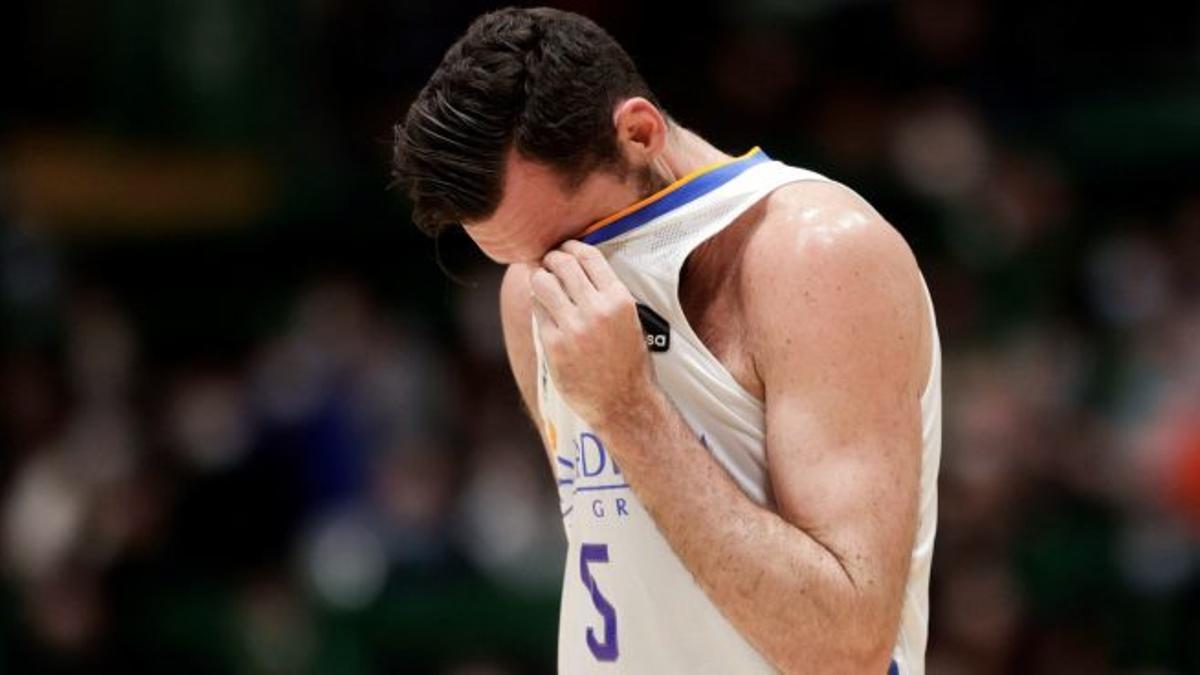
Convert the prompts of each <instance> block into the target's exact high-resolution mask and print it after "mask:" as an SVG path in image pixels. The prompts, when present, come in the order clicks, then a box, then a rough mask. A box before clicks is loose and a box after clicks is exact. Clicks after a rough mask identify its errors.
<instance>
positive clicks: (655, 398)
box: [595, 388, 891, 672]
mask: <svg viewBox="0 0 1200 675" xmlns="http://www.w3.org/2000/svg"><path fill="white" fill-rule="evenodd" d="M635 396H636V400H630V401H629V402H628V404H627V405H624V406H621V410H622V414H621V415H619V416H614V418H613V419H611V420H606V421H603V422H601V423H600V424H599V425H598V426H597V427H596V429H595V430H596V432H597V433H598V434H599V435H600V437H601V438H603V439H604V441H605V444H606V446H608V447H609V449H610V450H611V452H612V453H613V455H614V456H615V458H616V459H617V462H618V463H619V464H620V466H621V470H622V473H624V474H625V476H626V477H627V479H628V481H629V483H630V485H631V486H632V488H633V490H634V492H635V493H636V494H637V496H638V498H639V499H640V500H641V502H642V504H643V506H644V507H645V509H646V510H647V512H649V513H650V515H651V517H652V518H653V519H654V521H655V523H656V524H657V525H658V528H659V530H660V531H661V532H662V533H663V535H664V536H665V537H666V539H667V541H668V543H669V544H670V546H671V548H672V550H673V551H674V552H675V554H676V555H677V556H679V558H680V559H681V560H682V561H683V563H684V565H685V566H686V567H687V568H688V569H689V570H690V571H691V572H692V574H693V575H694V576H695V578H696V579H697V581H698V582H699V584H700V586H701V587H702V588H703V589H704V590H705V592H706V593H707V594H708V596H709V598H710V599H712V601H713V602H714V603H715V604H716V605H717V606H718V607H719V608H720V609H721V611H722V613H723V614H724V615H725V616H726V617H727V618H728V619H729V621H730V622H731V623H732V624H733V625H734V626H735V627H736V628H737V629H738V630H739V632H741V633H742V635H743V636H745V637H746V639H747V640H748V641H749V642H750V643H751V644H753V645H754V646H755V647H756V648H757V649H758V650H759V651H760V652H761V653H762V654H763V655H764V656H765V657H767V658H768V659H769V660H771V661H772V662H773V663H774V664H775V665H776V666H777V667H779V668H780V669H781V670H784V671H785V672H797V671H807V670H811V669H812V668H813V667H815V666H816V665H817V664H819V665H820V669H821V671H822V672H861V671H863V670H864V669H865V670H870V669H872V668H873V667H874V669H875V670H877V671H878V672H883V671H884V669H885V668H886V659H887V652H888V651H890V648H891V645H890V644H886V641H885V640H881V637H882V633H883V632H884V631H886V629H884V630H882V631H881V629H880V628H881V626H885V625H886V624H887V623H888V622H886V621H882V622H881V621H879V620H878V617H877V616H876V615H877V614H878V613H877V612H875V611H874V610H873V607H872V605H871V602H870V595H869V593H864V592H862V591H861V590H860V589H859V588H857V587H856V582H855V579H854V577H853V576H852V575H851V573H850V572H849V571H848V569H847V568H846V566H845V565H844V564H843V561H842V560H841V559H840V558H839V557H838V555H837V554H836V553H835V552H834V551H832V550H831V549H829V548H827V547H826V546H825V545H824V544H822V543H821V542H820V541H819V540H818V539H816V538H815V537H814V536H812V535H811V534H810V533H808V532H805V531H804V530H802V529H800V528H798V527H796V526H795V525H793V524H791V523H789V522H787V521H785V520H784V519H783V518H781V517H780V516H779V515H778V514H775V513H773V512H771V511H769V510H767V509H765V508H762V507H760V506H758V505H757V504H755V503H754V502H753V501H751V500H750V499H749V497H747V496H746V495H745V494H744V493H743V492H742V491H741V489H740V488H739V487H738V486H737V485H736V484H735V483H734V482H733V480H732V479H731V478H730V476H729V475H728V474H727V473H726V472H725V470H724V469H723V468H722V467H721V466H720V465H719V464H718V463H717V461H716V460H715V459H713V457H712V456H711V455H710V454H709V452H708V451H707V450H706V449H705V448H704V447H703V445H702V444H701V443H700V441H699V439H698V438H697V437H696V435H695V433H694V432H693V431H692V430H691V429H690V428H689V427H688V425H687V423H686V422H685V421H684V419H683V418H682V417H681V416H680V414H679V412H678V411H677V410H676V409H675V408H674V406H673V405H672V404H671V403H670V401H669V400H668V399H667V398H666V396H665V395H664V394H663V393H662V392H661V391H660V390H658V389H657V388H653V390H652V391H650V392H642V393H639V394H636V395H635ZM698 487H701V488H702V489H697V488H698ZM888 639H889V640H890V638H888ZM879 659H883V664H882V665H877V661H878V660H879Z"/></svg>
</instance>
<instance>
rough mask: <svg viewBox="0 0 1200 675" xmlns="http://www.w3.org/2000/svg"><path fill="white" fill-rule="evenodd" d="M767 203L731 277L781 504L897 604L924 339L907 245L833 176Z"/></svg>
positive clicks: (883, 607)
mask: <svg viewBox="0 0 1200 675" xmlns="http://www.w3.org/2000/svg"><path fill="white" fill-rule="evenodd" d="M802 185H805V187H804V188H803V189H797V190H794V191H791V192H790V194H787V195H784V196H781V198H780V199H779V200H778V201H776V198H775V197H774V196H773V197H772V200H773V203H772V204H771V205H769V208H768V215H767V218H766V220H765V221H764V223H763V224H762V226H761V227H760V228H759V231H758V232H756V233H755V236H754V238H753V240H752V241H751V243H750V245H749V247H748V249H747V252H746V255H747V258H746V260H747V265H746V266H745V269H744V271H743V275H744V276H743V278H742V281H743V283H744V284H745V286H744V287H745V288H751V289H754V290H753V293H749V294H746V296H747V297H746V311H747V316H748V326H749V327H750V333H751V334H750V341H751V350H752V353H753V356H754V359H755V365H756V368H757V370H758V373H759V376H760V377H761V378H762V381H763V384H764V387H765V392H766V394H765V396H766V436H767V440H766V446H767V457H768V465H769V467H770V475H771V481H772V488H773V490H774V494H775V498H776V502H777V504H778V507H779V512H780V515H781V516H782V517H783V518H784V519H785V520H787V521H788V522H790V523H792V524H793V525H795V526H796V527H798V528H800V529H802V530H804V531H805V532H806V533H808V534H809V535H810V536H812V537H813V539H815V540H816V541H818V542H819V543H820V544H821V545H822V546H824V547H825V548H826V549H828V550H829V551H830V552H831V553H832V554H833V555H834V556H835V557H836V558H837V559H838V561H839V562H840V563H841V565H842V567H843V569H845V571H846V574H847V576H848V577H849V578H850V580H851V582H852V583H853V584H854V587H855V588H856V589H857V591H858V593H859V596H860V597H861V598H863V599H865V600H867V601H868V602H866V604H865V607H868V608H870V613H871V616H873V617H876V620H878V621H881V622H883V623H881V624H878V625H880V626H891V628H894V626H895V622H896V621H898V618H899V610H900V606H901V604H902V601H903V597H902V596H903V588H904V584H905V580H906V578H907V572H908V561H909V557H910V555H911V548H912V541H913V537H914V535H915V528H916V513H917V493H918V489H919V476H920V460H921V409H920V398H921V393H922V390H923V387H924V384H925V377H924V376H925V374H926V373H927V372H928V368H929V358H928V356H927V355H928V354H929V351H930V342H929V341H930V340H931V339H932V338H931V336H930V335H929V332H930V331H929V330H928V327H927V323H926V321H927V319H926V314H925V305H924V295H923V291H922V287H921V280H920V274H919V271H918V270H917V267H916V263H915V261H914V260H913V258H912V254H911V253H910V252H909V250H908V247H907V245H906V244H905V243H904V241H903V239H902V238H901V237H900V235H899V234H898V233H897V232H895V230H893V229H892V228H891V227H890V226H889V225H888V224H887V223H886V222H884V221H883V220H882V218H881V217H880V216H879V215H878V214H877V213H875V212H874V210H872V209H871V208H870V207H869V206H868V205H867V204H866V203H865V202H863V201H862V200H861V199H859V198H858V197H857V196H855V195H853V194H852V193H850V192H849V191H848V190H846V189H845V188H842V187H840V186H837V185H825V184H802Z"/></svg>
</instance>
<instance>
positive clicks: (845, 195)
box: [741, 181, 931, 370]
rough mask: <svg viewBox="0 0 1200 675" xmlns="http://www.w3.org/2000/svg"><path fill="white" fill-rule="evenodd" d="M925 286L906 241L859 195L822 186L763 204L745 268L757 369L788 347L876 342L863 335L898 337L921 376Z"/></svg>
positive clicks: (777, 195)
mask: <svg viewBox="0 0 1200 675" xmlns="http://www.w3.org/2000/svg"><path fill="white" fill-rule="evenodd" d="M922 283H923V282H922V280H921V274H920V271H919V269H918V267H917V262H916V259H915V258H914V256H913V254H912V251H911V250H910V248H909V246H908V244H907V243H906V242H905V241H904V238H903V237H902V236H901V235H900V233H899V232H898V231H897V230H896V229H895V228H894V227H892V225H891V224H890V223H888V222H887V221H886V220H885V219H884V218H883V217H882V216H881V215H880V214H879V213H878V212H877V211H876V210H875V209H874V208H872V207H871V205H870V204H868V203H867V202H866V201H865V200H864V199H862V198H861V197H860V196H858V195H857V194H855V193H854V192H853V191H851V190H850V189H848V188H846V187H845V186H843V185H840V184H837V183H830V182H824V181H803V182H797V183H792V184H789V185H785V186H783V187H781V188H779V189H778V190H776V191H775V192H773V193H772V194H771V195H770V196H769V197H768V198H767V200H766V202H765V203H764V212H763V216H762V220H761V222H760V224H759V226H758V227H757V228H756V229H755V230H754V232H753V234H752V235H751V236H750V239H749V241H748V242H747V245H746V249H745V251H744V253H743V259H742V266H741V286H742V289H743V291H744V292H743V293H742V297H743V302H744V307H745V308H746V311H747V320H748V325H747V328H748V329H749V333H750V336H751V338H752V343H753V342H757V344H756V346H755V348H754V351H755V355H756V361H757V360H759V356H760V355H761V356H762V357H763V358H768V359H769V358H771V357H772V354H773V353H774V354H775V355H776V356H778V355H779V348H780V347H785V348H786V350H787V352H788V353H789V354H791V355H802V354H804V353H805V352H806V350H808V349H811V348H814V347H813V346H817V348H819V349H822V350H830V349H834V350H836V349H837V348H838V347H839V344H838V343H839V342H847V341H853V342H854V343H855V344H854V345H846V347H847V348H855V347H858V346H859V343H863V342H870V340H872V339H873V337H874V336H873V335H868V334H864V331H865V332H867V333H871V334H874V333H883V334H886V335H898V336H900V338H901V339H902V340H903V341H904V342H905V343H907V346H908V347H909V348H911V352H910V353H911V355H912V357H913V358H912V362H913V366H914V370H919V369H920V368H922V367H924V366H926V365H927V364H928V359H927V358H925V356H924V353H925V352H927V351H928V345H929V340H930V339H931V338H930V336H929V335H928V333H929V331H928V329H927V322H926V317H927V314H926V307H925V297H924V291H923V288H922ZM792 343H794V344H792ZM864 346H865V345H864ZM889 353H891V354H892V355H893V356H897V355H898V354H896V353H895V352H894V351H892V350H889ZM906 360H907V359H906Z"/></svg>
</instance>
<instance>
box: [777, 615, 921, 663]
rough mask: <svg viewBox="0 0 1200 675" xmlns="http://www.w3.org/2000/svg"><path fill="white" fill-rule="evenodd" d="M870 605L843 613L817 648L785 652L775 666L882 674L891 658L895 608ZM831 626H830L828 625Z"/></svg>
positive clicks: (895, 620)
mask: <svg viewBox="0 0 1200 675" xmlns="http://www.w3.org/2000/svg"><path fill="white" fill-rule="evenodd" d="M881 610H882V608H879V607H876V606H874V605H873V606H872V607H871V608H870V609H868V608H865V607H864V608H861V611H853V612H850V613H848V614H844V615H842V617H840V618H841V620H840V621H837V622H836V623H835V625H836V629H834V630H828V632H826V636H827V637H828V640H827V641H824V644H823V645H821V647H819V648H818V649H815V650H814V649H812V647H813V645H796V646H797V647H799V649H796V650H795V651H792V652H791V653H788V654H786V655H784V658H781V659H779V662H777V663H776V667H777V668H779V670H780V671H781V672H783V673H789V674H790V673H812V672H821V673H839V674H840V673H846V674H854V675H858V674H860V673H862V674H869V675H884V674H885V673H887V672H888V666H889V665H890V664H891V662H892V651H893V650H894V649H895V646H896V636H897V633H898V631H899V616H895V615H896V614H898V612H892V611H887V610H882V611H881ZM830 628H833V626H830Z"/></svg>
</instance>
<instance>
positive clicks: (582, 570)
mask: <svg viewBox="0 0 1200 675" xmlns="http://www.w3.org/2000/svg"><path fill="white" fill-rule="evenodd" d="M606 562H608V544H583V545H582V547H581V548H580V549H579V576H580V577H581V578H582V579H583V585H584V586H587V589H588V591H589V592H590V593H591V594H592V604H594V605H596V611H598V612H600V616H602V617H604V640H603V641H601V640H597V639H596V633H595V631H594V630H592V628H591V627H590V626H589V627H588V629H587V643H588V649H591V650H592V655H593V656H595V657H596V659H597V660H598V661H616V660H617V610H615V609H613V606H612V603H610V602H609V601H608V600H607V599H606V598H605V597H604V595H603V594H602V593H600V589H599V588H598V587H597V586H596V580H595V579H594V578H593V577H592V573H591V572H590V571H589V570H588V564H589V563H606Z"/></svg>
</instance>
